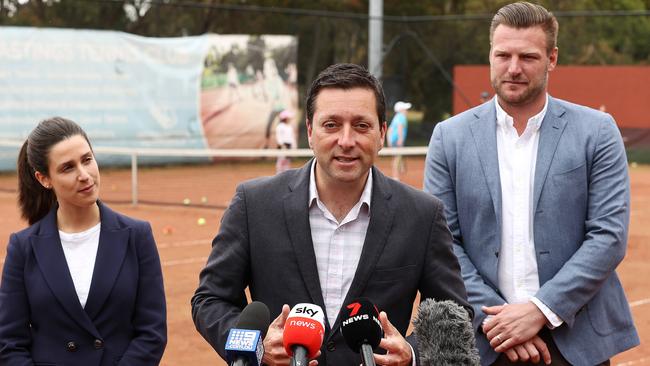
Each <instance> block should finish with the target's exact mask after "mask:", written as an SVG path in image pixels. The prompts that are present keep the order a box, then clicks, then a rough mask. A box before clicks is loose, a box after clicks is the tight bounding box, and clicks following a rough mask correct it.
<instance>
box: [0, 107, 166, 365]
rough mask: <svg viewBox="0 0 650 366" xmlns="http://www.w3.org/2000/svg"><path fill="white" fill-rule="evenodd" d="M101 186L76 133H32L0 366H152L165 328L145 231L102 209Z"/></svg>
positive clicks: (4, 298)
mask: <svg viewBox="0 0 650 366" xmlns="http://www.w3.org/2000/svg"><path fill="white" fill-rule="evenodd" d="M99 181H100V180H99V169H98V167H97V163H96V162H95V158H94V154H93V151H92V148H91V147H90V142H89V141H88V137H87V136H86V134H85V133H84V131H83V130H82V129H81V128H80V127H79V126H78V125H77V124H75V123H74V122H72V121H69V120H66V119H63V118H58V117H57V118H51V119H48V120H44V121H43V122H41V123H40V124H39V125H38V126H37V127H36V128H35V129H34V130H33V131H32V132H31V133H30V135H29V137H28V139H27V141H26V142H25V143H24V145H23V147H22V149H21V151H20V154H19V157H18V185H19V197H18V201H19V205H20V208H21V212H22V215H23V217H24V218H25V219H27V221H28V222H29V224H30V226H29V227H28V228H27V229H25V230H22V231H20V232H18V233H15V234H12V235H11V237H10V239H9V245H8V247H7V256H6V259H5V264H4V269H3V272H2V283H1V284H0V365H10V366H13V365H83V366H94V365H97V366H108V365H128V366H133V365H143V366H144V365H158V364H159V362H160V359H161V357H162V354H163V351H164V349H165V345H166V342H167V326H166V309H165V294H164V289H163V279H162V271H161V268H160V259H159V257H158V252H157V249H156V244H155V242H154V238H153V235H152V232H151V227H150V225H149V224H148V223H147V222H143V221H139V220H135V219H132V218H129V217H126V216H124V215H121V214H119V213H116V212H114V211H112V210H111V209H110V208H108V207H107V206H106V205H104V204H102V203H101V202H100V201H99V200H98V195H99ZM75 235H76V236H75ZM70 238H72V239H70ZM74 238H77V239H79V238H80V239H79V240H77V241H76V242H75V241H74V240H76V239H74ZM93 263H94V264H93Z"/></svg>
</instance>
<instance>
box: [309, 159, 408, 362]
mask: <svg viewBox="0 0 650 366" xmlns="http://www.w3.org/2000/svg"><path fill="white" fill-rule="evenodd" d="M315 169H316V159H314V161H313V162H312V164H311V173H310V175H309V225H310V227H311V240H312V242H313V244H314V252H315V254H316V266H317V267H318V278H319V280H320V288H321V291H322V292H323V301H324V302H325V312H326V313H327V320H328V321H329V323H330V326H334V322H336V317H337V316H338V313H339V310H340V309H341V306H343V301H344V300H345V296H346V295H347V294H348V291H349V290H350V285H351V284H352V280H353V279H354V274H355V273H356V272H357V266H358V264H359V259H360V258H361V251H362V250H363V242H364V241H365V240H366V232H367V231H368V224H370V201H371V199H372V171H371V172H370V173H369V174H368V180H366V185H365V187H364V188H363V192H362V193H361V197H360V198H359V202H357V204H356V205H354V207H352V209H351V210H350V212H348V214H347V215H346V216H345V218H343V220H341V222H340V223H339V222H338V221H337V220H336V218H335V217H334V215H332V213H331V212H330V211H329V210H328V209H327V207H325V204H324V203H323V202H322V201H321V200H320V198H319V196H318V189H316V174H315ZM409 348H410V349H411V355H412V356H413V359H412V360H411V366H415V365H416V361H415V351H414V350H413V347H412V346H411V344H410V343H409Z"/></svg>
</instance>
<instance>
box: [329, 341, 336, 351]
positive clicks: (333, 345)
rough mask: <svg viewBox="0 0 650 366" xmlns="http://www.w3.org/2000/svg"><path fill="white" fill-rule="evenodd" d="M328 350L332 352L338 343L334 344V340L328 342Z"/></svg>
mask: <svg viewBox="0 0 650 366" xmlns="http://www.w3.org/2000/svg"><path fill="white" fill-rule="evenodd" d="M327 350H328V351H330V352H334V351H336V344H334V341H329V342H327Z"/></svg>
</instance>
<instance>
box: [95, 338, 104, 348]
mask: <svg viewBox="0 0 650 366" xmlns="http://www.w3.org/2000/svg"><path fill="white" fill-rule="evenodd" d="M102 348H104V342H102V340H101V339H95V349H102Z"/></svg>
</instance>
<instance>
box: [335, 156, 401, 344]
mask: <svg viewBox="0 0 650 366" xmlns="http://www.w3.org/2000/svg"><path fill="white" fill-rule="evenodd" d="M371 173H372V174H373V176H372V178H373V184H372V198H371V202H370V223H369V224H368V230H367V232H366V238H365V240H364V243H363V249H362V251H361V257H360V258H359V264H358V265H357V271H356V272H355V274H354V279H353V280H352V284H350V290H348V293H347V295H346V296H345V300H344V301H343V306H345V305H346V304H349V303H350V302H351V301H352V300H353V299H355V298H358V297H360V296H361V295H362V294H363V292H364V290H365V288H366V284H367V283H368V280H369V279H370V275H371V274H372V273H373V271H374V270H375V266H376V265H377V262H378V261H379V257H380V256H381V253H382V252H383V251H384V247H385V246H386V242H387V240H388V233H389V232H390V228H391V226H392V224H393V217H394V214H395V207H394V204H393V202H392V201H391V197H392V190H391V187H390V182H388V179H387V178H386V177H385V176H384V175H383V174H382V173H381V172H380V171H379V170H378V169H377V168H375V167H373V168H372V170H371ZM340 315H341V314H340V312H339V314H338V315H337V317H336V321H335V322H334V325H333V326H332V330H333V331H332V332H330V333H329V337H328V339H329V338H331V337H332V336H333V335H334V334H335V333H336V332H335V331H334V330H336V329H337V328H338V327H339V326H340V324H341V317H340Z"/></svg>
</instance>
